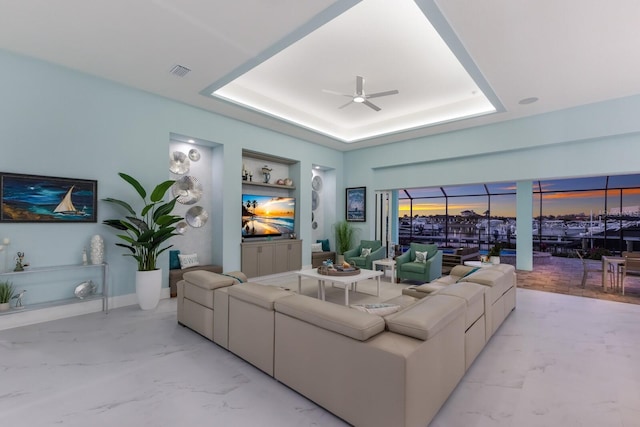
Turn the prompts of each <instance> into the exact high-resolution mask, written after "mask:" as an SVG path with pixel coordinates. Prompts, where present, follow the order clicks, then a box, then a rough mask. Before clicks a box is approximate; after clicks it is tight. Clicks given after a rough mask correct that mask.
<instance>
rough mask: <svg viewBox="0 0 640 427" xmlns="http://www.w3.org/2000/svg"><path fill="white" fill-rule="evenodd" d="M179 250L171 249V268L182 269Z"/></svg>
mask: <svg viewBox="0 0 640 427" xmlns="http://www.w3.org/2000/svg"><path fill="white" fill-rule="evenodd" d="M179 253H180V251H179V250H175V251H169V269H170V270H179V269H180V259H179V258H178V254H179Z"/></svg>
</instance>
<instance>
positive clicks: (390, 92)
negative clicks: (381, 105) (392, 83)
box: [367, 89, 400, 98]
mask: <svg viewBox="0 0 640 427" xmlns="http://www.w3.org/2000/svg"><path fill="white" fill-rule="evenodd" d="M398 93H400V92H398V91H397V90H395V89H394V90H388V91H386V92H377V93H372V94H369V95H367V98H379V97H381V96H389V95H396V94H398Z"/></svg>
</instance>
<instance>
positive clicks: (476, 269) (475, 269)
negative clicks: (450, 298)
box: [456, 267, 480, 283]
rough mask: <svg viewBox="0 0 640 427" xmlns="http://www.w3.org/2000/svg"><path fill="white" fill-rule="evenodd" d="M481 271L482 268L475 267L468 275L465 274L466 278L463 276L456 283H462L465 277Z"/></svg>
mask: <svg viewBox="0 0 640 427" xmlns="http://www.w3.org/2000/svg"><path fill="white" fill-rule="evenodd" d="M478 270H480V267H474V268H472V269H471V270H469V271H468V272H467V274H465V275H464V276H462V277H461V278H459V279H458V280H456V283H458V282H459V281H461V280H462V279H464V278H465V277H467V276H469V275H470V274H473V273H475V272H476V271H478Z"/></svg>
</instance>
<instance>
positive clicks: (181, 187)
mask: <svg viewBox="0 0 640 427" xmlns="http://www.w3.org/2000/svg"><path fill="white" fill-rule="evenodd" d="M171 194H173V197H177V198H178V203H182V204H183V205H192V204H194V203H196V202H198V201H199V200H200V198H201V197H202V184H201V183H200V182H198V179H197V178H196V177H194V176H190V175H185V176H183V177H181V178H179V179H177V180H176V182H175V183H174V184H173V186H172V187H171Z"/></svg>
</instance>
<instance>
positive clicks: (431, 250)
mask: <svg viewBox="0 0 640 427" xmlns="http://www.w3.org/2000/svg"><path fill="white" fill-rule="evenodd" d="M409 250H410V251H411V261H415V259H416V251H418V252H427V259H429V258H431V257H433V256H434V255H435V254H436V252H438V245H430V244H425V243H411V244H410V245H409Z"/></svg>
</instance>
